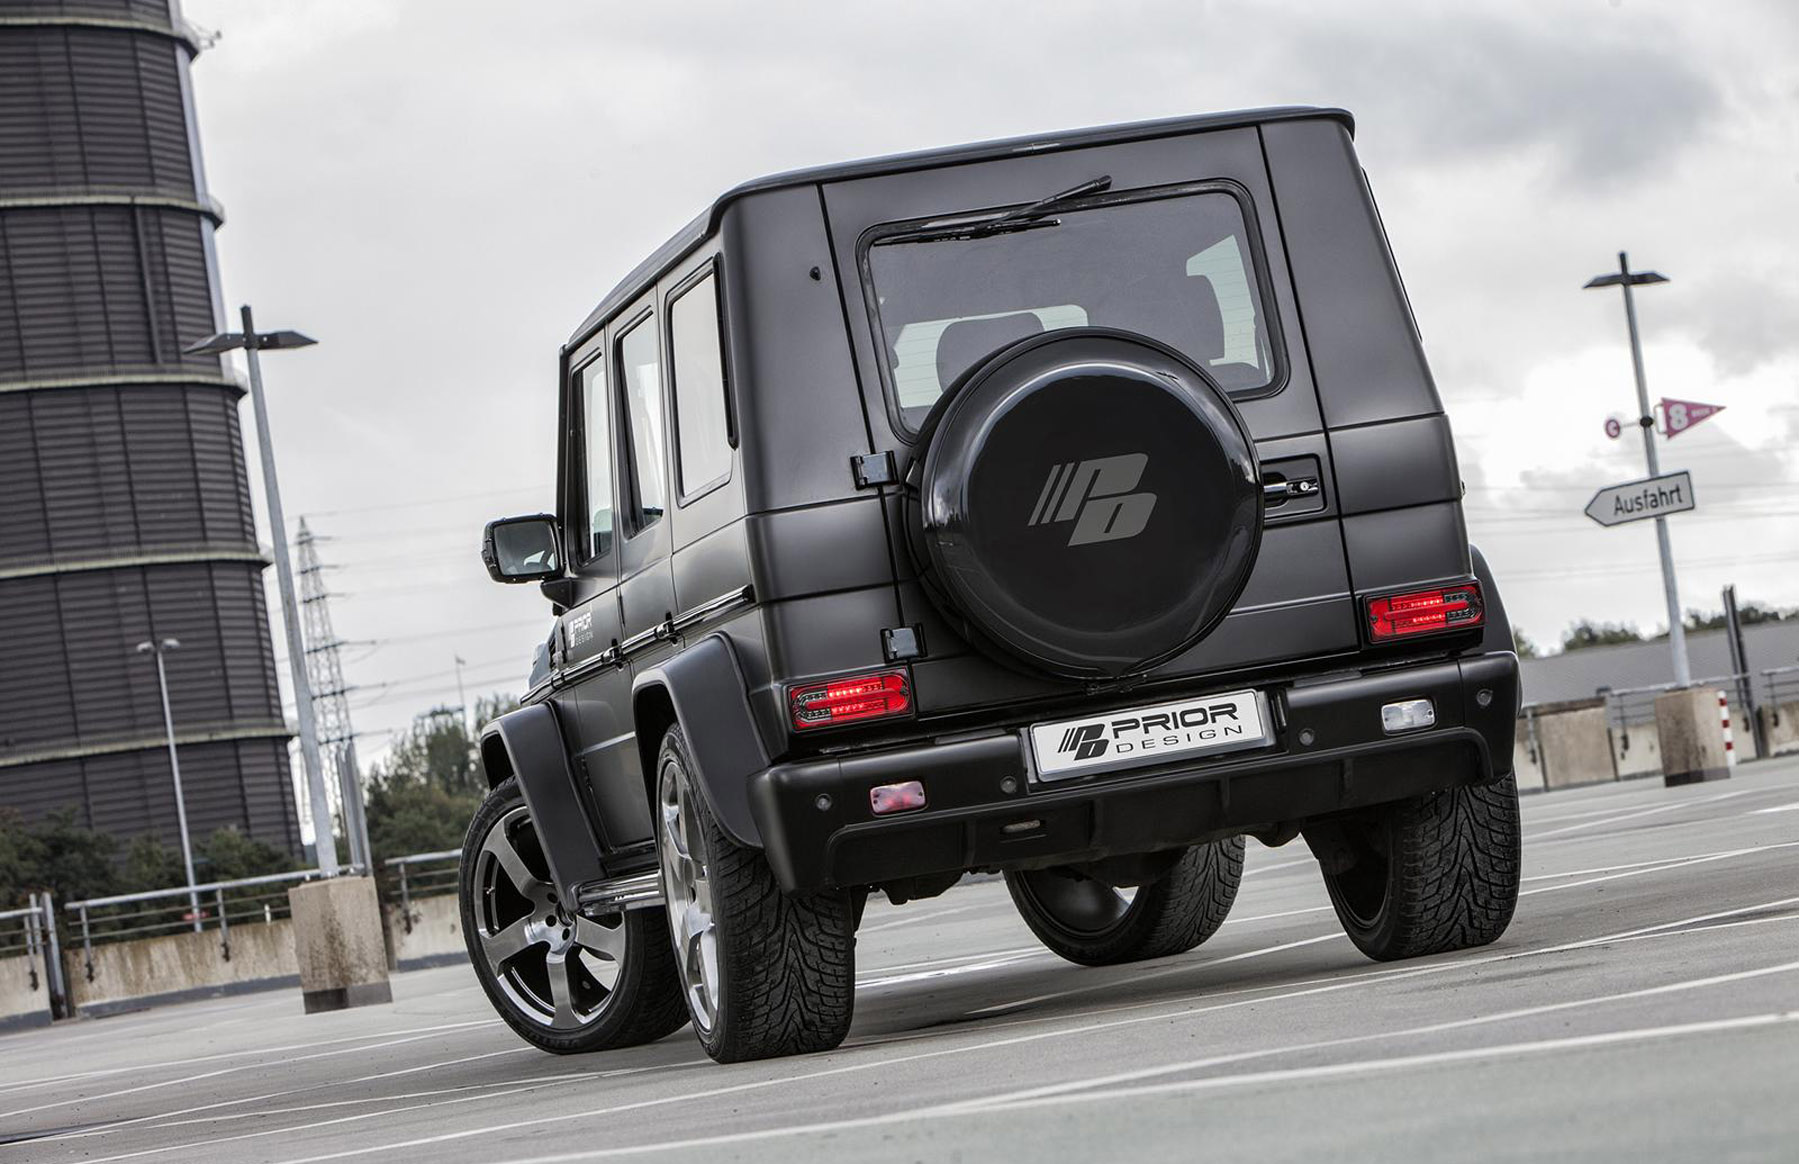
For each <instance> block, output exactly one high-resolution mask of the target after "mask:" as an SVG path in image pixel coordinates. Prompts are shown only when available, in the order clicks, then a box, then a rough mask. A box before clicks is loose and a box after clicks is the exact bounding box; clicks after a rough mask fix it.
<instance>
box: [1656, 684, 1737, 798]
mask: <svg viewBox="0 0 1799 1164" xmlns="http://www.w3.org/2000/svg"><path fill="white" fill-rule="evenodd" d="M1655 734H1656V738H1657V740H1659V742H1660V745H1661V752H1662V779H1663V780H1664V781H1665V782H1666V783H1667V784H1668V786H1669V787H1673V786H1675V785H1677V784H1697V783H1699V782H1700V781H1702V780H1723V779H1725V778H1726V777H1728V776H1729V775H1730V760H1729V757H1727V756H1726V755H1725V752H1724V727H1723V724H1722V723H1721V722H1720V720H1719V718H1718V692H1717V689H1716V688H1713V687H1687V688H1683V689H1682V690H1679V691H1667V692H1664V693H1662V694H1661V695H1658V696H1656V697H1655Z"/></svg>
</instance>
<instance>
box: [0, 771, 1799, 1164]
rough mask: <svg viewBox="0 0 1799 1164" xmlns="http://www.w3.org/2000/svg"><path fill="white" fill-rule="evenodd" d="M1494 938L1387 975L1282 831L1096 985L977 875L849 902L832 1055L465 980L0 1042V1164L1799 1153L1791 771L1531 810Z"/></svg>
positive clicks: (281, 1000) (216, 1005) (66, 1027)
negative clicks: (628, 1043)
mask: <svg viewBox="0 0 1799 1164" xmlns="http://www.w3.org/2000/svg"><path fill="white" fill-rule="evenodd" d="M1524 815H1525V828H1526V841H1525V876H1526V881H1525V886H1524V894H1525V896H1524V898H1523V900H1522V901H1521V902H1520V903H1519V908H1518V915H1517V920H1516V921H1515V922H1514V923H1513V925H1512V928H1511V930H1510V931H1509V932H1508V933H1507V934H1506V935H1505V937H1503V938H1502V939H1500V941H1499V942H1498V943H1496V944H1495V945H1492V946H1489V947H1486V948H1484V949H1480V950H1472V951H1467V952H1463V953H1459V954H1453V955H1447V956H1444V957H1438V958H1428V959H1423V960H1419V961H1414V962H1405V963H1394V964H1386V965H1380V964H1375V963H1372V962H1369V961H1367V960H1365V959H1364V958H1362V957H1361V955H1359V954H1358V953H1357V952H1356V951H1355V949H1354V948H1353V947H1352V946H1351V945H1350V944H1349V942H1348V941H1347V940H1346V939H1345V938H1344V937H1343V936H1342V933H1341V931H1340V930H1339V929H1338V927H1337V925H1336V921H1335V919H1334V917H1333V916H1332V914H1331V912H1330V907H1329V905H1328V903H1327V901H1326V898H1325V894H1324V889H1323V887H1322V885H1321V884H1320V882H1319V878H1318V874H1317V870H1316V866H1315V864H1314V863H1313V862H1312V860H1311V859H1310V856H1309V854H1308V853H1307V851H1306V849H1305V847H1304V844H1303V842H1298V843H1295V844H1293V845H1289V846H1287V847H1285V848H1282V849H1274V850H1270V849H1263V848H1261V847H1260V846H1257V845H1255V844H1253V843H1252V844H1251V847H1250V848H1251V851H1250V859H1249V871H1248V876H1247V878H1246V880H1245V881H1244V884H1243V892H1242V894H1241V896H1240V897H1239V898H1238V900H1237V904H1236V909H1235V911H1234V912H1233V914H1232V917H1231V920H1230V922H1229V923H1227V924H1226V926H1225V927H1224V929H1223V930H1221V931H1220V932H1219V933H1218V935H1217V936H1216V937H1214V938H1213V939H1212V940H1211V941H1210V942H1208V943H1207V944H1206V945H1205V946H1203V947H1201V948H1200V949H1198V950H1196V951H1194V952H1192V953H1191V954H1187V955H1184V956H1182V957H1179V958H1170V959H1165V960H1162V961H1158V962H1147V963H1139V964H1136V965H1133V966H1124V967H1115V968H1111V969H1105V970H1091V969H1083V968H1081V967H1077V966H1072V965H1069V964H1067V963H1064V962H1061V961H1059V960H1058V959H1056V958H1055V957H1054V956H1052V955H1050V954H1048V953H1047V952H1045V951H1044V950H1042V949H1041V948H1040V947H1039V946H1037V945H1036V943H1035V942H1034V940H1033V939H1032V937H1031V935H1030V933H1029V931H1027V930H1026V929H1025V927H1024V925H1023V923H1022V922H1020V921H1019V920H1018V918H1017V916H1016V915H1015V914H1014V912H1013V910H1012V906H1011V901H1010V899H1009V898H1008V897H1007V895H1006V891H1005V887H1004V886H1003V885H1001V884H999V883H997V882H992V881H987V882H976V883H967V884H964V885H962V886H960V887H958V888H956V889H955V890H952V891H951V892H950V893H948V894H946V895H945V896H943V897H940V898H937V899H935V900H932V901H926V902H918V903H915V904H912V905H908V906H905V907H902V908H891V907H888V906H886V905H884V904H881V905H877V904H874V903H871V904H870V907H869V910H868V914H867V917H866V918H865V920H864V924H863V928H862V931H861V933H860V935H859V937H858V947H857V957H858V961H859V979H860V987H859V990H858V993H857V998H856V1022H855V1027H854V1029H853V1031H852V1032H851V1035H850V1038H849V1041H848V1042H847V1043H846V1044H845V1045H844V1046H843V1047H842V1048H841V1049H839V1050H837V1051H835V1052H833V1053H831V1054H827V1055H815V1056H810V1057H806V1058H800V1059H787V1060H780V1061H774V1062H765V1063H753V1064H747V1065H741V1066H733V1067H720V1066H716V1065H714V1064H712V1063H710V1062H709V1061H707V1060H706V1059H705V1057H704V1056H703V1055H702V1054H701V1053H700V1051H699V1047H698V1044H696V1043H695V1042H694V1040H693V1038H692V1035H691V1034H690V1033H689V1032H686V1031H682V1032H679V1033H677V1034H675V1035H673V1036H670V1037H669V1038H667V1039H664V1040H663V1041H662V1042H660V1043H657V1044H655V1045H654V1046H650V1047H642V1048H637V1049H634V1050H630V1051H624V1052H618V1053H613V1054H607V1055H599V1056H586V1057H572V1058H558V1057H553V1056H549V1055H545V1054H542V1053H540V1052H538V1051H536V1050H533V1049H531V1048H529V1047H526V1046H525V1045H523V1044H522V1043H520V1042H519V1041H518V1040H517V1039H516V1038H514V1037H513V1036H512V1034H511V1033H510V1032H509V1031H508V1030H507V1029H506V1028H505V1027H504V1026H502V1025H501V1024H500V1023H499V1022H498V1021H497V1020H496V1019H495V1018H494V1016H493V1015H492V1013H491V1011H490V1010H489V1009H488V1007H487V1004H486V1001H485V999H484V998H483V997H482V995H481V992H480V990H479V988H478V987H477V986H476V984H475V981H474V978H473V975H472V973H471V972H470V971H469V969H468V968H467V967H466V966H454V967H448V968H444V969H439V970H428V971H421V972H417V973H411V974H405V975H400V976H399V977H397V978H396V979H395V981H394V998H395V1001H394V1003H393V1005H391V1006H382V1007H371V1008H366V1009H361V1010H355V1011H347V1012H338V1013H335V1014H327V1015H315V1016H311V1017H307V1016H304V1015H302V1014H301V1013H300V1000H299V997H298V992H297V991H280V992H274V993H267V994H259V995H253V996H245V997H238V998H232V999H221V1000H215V1001H209V1002H200V1003H192V1004H188V1005H182V1006H170V1007H165V1008H162V1009H158V1010H153V1011H146V1012H140V1013H136V1014H128V1015H121V1016H117V1017H113V1018H107V1019H101V1020H97V1021H93V1022H77V1023H69V1024H63V1025H60V1026H58V1027H56V1028H53V1029H49V1030H42V1031H37V1032H30V1033H22V1034H17V1035H10V1036H6V1037H3V1038H0V1158H4V1159H6V1160H8V1161H16V1162H21V1164H22V1162H24V1161H60V1160H82V1161H90V1162H93V1161H108V1160H127V1159H129V1160H150V1161H159V1160H160V1161H171V1162H186V1161H245V1160H256V1161H281V1162H285V1164H300V1162H302V1161H324V1160H365V1159H366V1160H370V1161H377V1160H380V1161H393V1160H432V1161H445V1162H454V1161H474V1160H482V1161H488V1160H508V1161H526V1160H532V1161H549V1160H556V1161H563V1160H567V1161H576V1160H606V1159H612V1158H627V1159H635V1158H650V1159H702V1158H704V1159H715V1160H723V1159H732V1160H735V1159H746V1160H779V1161H784V1162H791V1161H795V1160H807V1159H829V1160H832V1161H850V1160H863V1159H870V1160H874V1159H879V1160H888V1159H906V1160H971V1161H973V1160H992V1159H1010V1160H1031V1161H1033V1162H1035V1161H1047V1160H1114V1159H1176V1158H1179V1159H1193V1158H1196V1157H1199V1156H1201V1155H1212V1154H1218V1155H1223V1154H1226V1153H1228V1154H1229V1155H1230V1156H1233V1157H1241V1158H1248V1159H1254V1160H1256V1161H1258V1162H1260V1161H1274V1160H1287V1159H1293V1160H1301V1159H1303V1160H1308V1161H1312V1160H1321V1159H1329V1160H1344V1159H1367V1160H1398V1159H1430V1160H1454V1159H1479V1160H1493V1159H1506V1158H1520V1159H1544V1158H1555V1159H1558V1160H1565V1159H1575V1158H1588V1159H1608V1160H1616V1159H1625V1158H1628V1159H1631V1160H1633V1161H1638V1162H1641V1161H1648V1160H1681V1161H1686V1160H1693V1159H1706V1160H1711V1161H1719V1160H1738V1159H1766V1160H1777V1159H1787V1160H1790V1159H1794V1158H1799V1104H1795V1103H1794V1101H1793V1097H1794V1096H1795V1095H1799V924H1796V923H1799V759H1786V760H1778V759H1777V760H1772V761H1768V762H1764V763H1760V764H1755V765H1748V766H1745V767H1743V768H1741V769H1739V771H1738V774H1737V775H1736V776H1735V777H1734V778H1733V779H1731V780H1728V781H1722V782H1717V783H1711V784H1703V785H1695V786H1690V787H1685V788H1674V789H1669V788H1664V787H1662V786H1661V785H1660V783H1659V782H1654V781H1634V782H1631V783H1627V784H1619V785H1606V786H1602V787H1596V788H1590V789H1581V790H1575V791H1568V792H1561V793H1553V794H1549V795H1539V796H1532V797H1527V798H1526V800H1525V804H1524Z"/></svg>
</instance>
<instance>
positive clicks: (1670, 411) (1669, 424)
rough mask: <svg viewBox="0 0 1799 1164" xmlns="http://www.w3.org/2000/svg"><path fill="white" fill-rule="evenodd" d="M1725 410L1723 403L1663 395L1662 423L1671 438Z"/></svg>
mask: <svg viewBox="0 0 1799 1164" xmlns="http://www.w3.org/2000/svg"><path fill="white" fill-rule="evenodd" d="M1723 411H1724V406H1723V405H1722V404H1701V403H1700V402H1699V401H1697V400H1670V399H1669V398H1668V397H1666V396H1664V397H1662V425H1663V428H1664V431H1666V432H1667V434H1668V439H1669V440H1673V439H1674V438H1675V437H1677V436H1679V435H1680V434H1681V433H1683V432H1685V431H1687V430H1688V429H1689V428H1692V427H1693V426H1694V425H1696V424H1698V423H1699V422H1700V421H1702V420H1709V419H1710V418H1711V417H1714V416H1716V415H1717V414H1718V413H1720V412H1723Z"/></svg>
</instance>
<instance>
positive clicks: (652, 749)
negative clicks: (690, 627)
mask: <svg viewBox="0 0 1799 1164" xmlns="http://www.w3.org/2000/svg"><path fill="white" fill-rule="evenodd" d="M744 688H745V682H744V677H743V671H742V670H741V669H740V668H739V667H738V665H737V660H736V658H735V657H734V656H733V654H732V651H731V645H730V643H729V641H728V640H726V639H725V637H724V636H723V635H707V636H706V637H705V638H703V639H701V640H699V641H698V642H696V643H693V644H692V645H690V646H689V647H688V648H687V649H686V650H684V651H682V652H681V653H680V654H678V655H676V656H674V657H673V658H671V659H669V660H667V661H666V662H664V663H663V664H661V665H660V666H658V667H654V668H651V669H648V670H645V671H643V672H641V673H639V674H638V676H637V678H636V680H635V682H634V683H633V690H632V703H633V705H641V704H642V703H643V701H644V700H645V698H646V695H647V694H648V693H650V692H652V691H660V692H662V693H665V694H666V696H667V698H668V699H669V700H670V701H671V702H672V703H673V704H674V710H675V715H676V717H677V718H678V719H679V721H680V722H681V723H682V724H683V725H691V726H690V727H688V729H687V747H688V754H689V755H690V756H691V757H692V759H693V767H694V776H695V777H696V780H695V785H696V786H697V787H698V788H699V789H700V790H701V792H702V794H703V795H704V796H705V797H706V805H707V807H708V808H710V809H711V810H712V814H713V816H714V817H715V818H716V819H717V820H718V823H719V824H720V825H721V826H723V827H724V830H725V832H727V833H728V834H730V836H731V839H732V840H734V841H736V842H737V843H738V844H740V845H749V846H753V847H756V848H760V847H761V843H762V838H761V833H760V831H759V830H758V829H757V827H756V821H755V818H754V817H752V816H751V815H750V809H749V782H750V777H751V776H753V775H754V774H755V773H757V772H760V771H762V770H763V769H765V768H767V767H768V762H769V761H768V752H767V751H766V749H764V748H763V746H762V737H761V735H760V734H758V732H757V731H756V725H755V722H754V720H753V719H752V718H751V716H750V709H749V704H748V702H747V701H746V700H745V698H744ZM661 743H662V741H661V739H660V738H657V739H655V740H648V739H645V738H644V736H643V735H642V734H640V735H639V736H638V744H639V747H640V749H641V755H642V758H643V770H644V772H645V773H646V774H647V775H649V776H650V777H651V778H653V774H654V772H655V770H656V749H657V748H658V747H660V746H661Z"/></svg>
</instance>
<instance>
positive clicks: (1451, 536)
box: [1343, 501, 1470, 591]
mask: <svg viewBox="0 0 1799 1164" xmlns="http://www.w3.org/2000/svg"><path fill="white" fill-rule="evenodd" d="M1343 544H1344V547H1345V548H1346V549H1347V550H1348V553H1349V576H1350V578H1351V580H1352V581H1353V582H1354V583H1355V588H1356V590H1357V591H1368V590H1383V589H1386V588H1387V587H1390V586H1404V585H1406V584H1407V583H1409V582H1420V583H1422V582H1431V581H1436V580H1438V579H1444V578H1466V577H1468V574H1469V570H1470V566H1469V559H1468V527H1467V526H1466V524H1464V522H1463V520H1462V507H1461V506H1460V505H1458V504H1457V503H1455V502H1453V501H1442V502H1438V503H1436V504H1434V505H1419V506H1414V507H1413V508H1411V509H1389V510H1385V511H1383V512H1380V513H1361V514H1356V515H1355V516H1353V517H1346V518H1344V519H1343Z"/></svg>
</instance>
